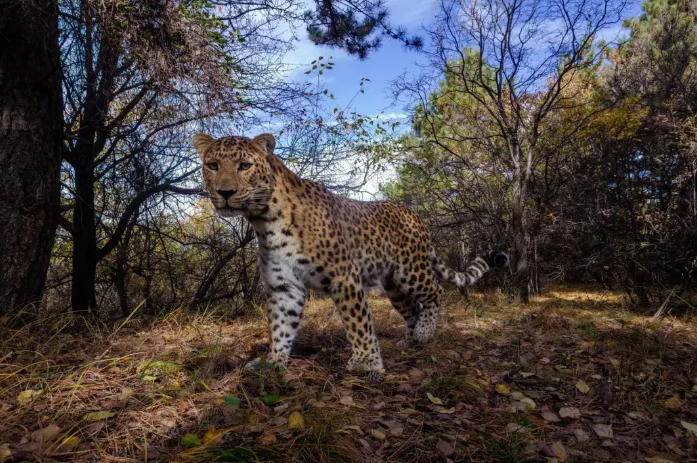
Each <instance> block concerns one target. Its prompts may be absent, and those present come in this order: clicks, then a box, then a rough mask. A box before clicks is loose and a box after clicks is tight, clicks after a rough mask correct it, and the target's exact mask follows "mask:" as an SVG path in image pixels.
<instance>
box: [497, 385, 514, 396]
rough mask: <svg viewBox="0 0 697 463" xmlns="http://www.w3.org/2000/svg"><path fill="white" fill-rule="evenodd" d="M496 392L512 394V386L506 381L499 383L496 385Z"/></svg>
mask: <svg viewBox="0 0 697 463" xmlns="http://www.w3.org/2000/svg"><path fill="white" fill-rule="evenodd" d="M496 392H498V393H499V394H501V395H510V394H511V388H510V387H508V385H507V384H504V383H499V384H497V385H496Z"/></svg>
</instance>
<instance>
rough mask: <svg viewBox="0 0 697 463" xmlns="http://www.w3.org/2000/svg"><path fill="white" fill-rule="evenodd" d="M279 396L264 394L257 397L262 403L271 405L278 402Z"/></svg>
mask: <svg viewBox="0 0 697 463" xmlns="http://www.w3.org/2000/svg"><path fill="white" fill-rule="evenodd" d="M280 399H281V398H280V397H279V395H278V394H268V395H265V396H261V397H259V400H261V401H262V402H263V403H264V405H273V404H275V403H276V402H278V401H279V400H280Z"/></svg>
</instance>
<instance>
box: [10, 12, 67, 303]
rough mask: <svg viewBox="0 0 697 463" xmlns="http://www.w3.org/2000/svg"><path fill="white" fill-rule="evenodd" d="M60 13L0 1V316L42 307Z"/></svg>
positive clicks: (57, 117) (50, 232) (53, 192)
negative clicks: (28, 305)
mask: <svg viewBox="0 0 697 463" xmlns="http://www.w3.org/2000/svg"><path fill="white" fill-rule="evenodd" d="M60 83H61V68H60V62H59V53H58V10H57V8H56V4H55V2H53V1H52V0H27V1H24V2H15V1H12V0H1V1H0V165H2V171H3V173H2V181H0V217H2V225H0V314H3V313H4V312H6V311H8V310H10V309H12V308H15V307H18V306H22V305H24V304H26V303H30V302H35V301H39V300H41V298H42V296H43V290H44V283H45V280H46V271H47V269H48V265H49V259H50V256H51V247H52V245H53V236H54V231H55V228H56V218H57V215H58V204H59V175H58V173H59V169H60V159H61V145H62V123H61V121H62V117H61V109H62V99H61V87H60Z"/></svg>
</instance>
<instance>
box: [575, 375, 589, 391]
mask: <svg viewBox="0 0 697 463" xmlns="http://www.w3.org/2000/svg"><path fill="white" fill-rule="evenodd" d="M576 389H578V391H579V392H580V393H581V394H588V392H589V391H590V390H591V388H590V387H589V386H588V384H586V382H585V381H584V380H582V379H579V380H578V382H577V383H576Z"/></svg>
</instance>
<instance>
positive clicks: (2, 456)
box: [0, 444, 12, 461]
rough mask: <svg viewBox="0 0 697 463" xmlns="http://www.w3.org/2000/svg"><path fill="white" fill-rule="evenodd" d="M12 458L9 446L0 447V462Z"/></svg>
mask: <svg viewBox="0 0 697 463" xmlns="http://www.w3.org/2000/svg"><path fill="white" fill-rule="evenodd" d="M11 456H12V450H10V445H9V444H2V445H0V461H5V460H9V458H10V457H11Z"/></svg>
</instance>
